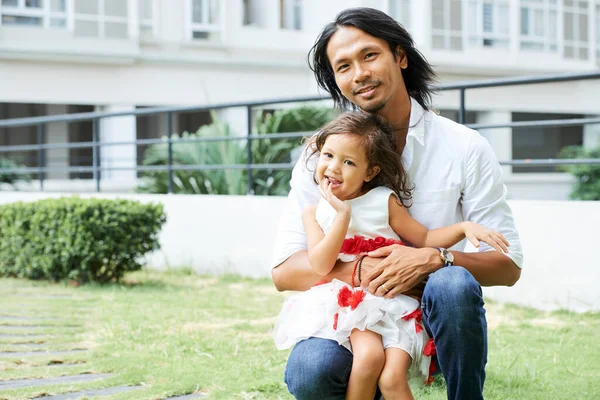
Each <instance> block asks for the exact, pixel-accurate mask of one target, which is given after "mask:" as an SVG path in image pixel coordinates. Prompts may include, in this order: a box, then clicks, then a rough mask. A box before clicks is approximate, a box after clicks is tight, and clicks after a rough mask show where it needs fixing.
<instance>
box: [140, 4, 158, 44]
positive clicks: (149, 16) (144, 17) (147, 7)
mask: <svg viewBox="0 0 600 400" xmlns="http://www.w3.org/2000/svg"><path fill="white" fill-rule="evenodd" d="M138 13H139V24H140V39H142V40H144V39H146V40H147V39H152V38H153V37H154V35H155V33H154V15H155V12H154V0H138Z"/></svg>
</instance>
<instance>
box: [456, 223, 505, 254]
mask: <svg viewBox="0 0 600 400" xmlns="http://www.w3.org/2000/svg"><path fill="white" fill-rule="evenodd" d="M464 233H465V236H466V238H467V239H469V242H471V243H473V246H475V247H477V248H479V241H480V240H481V241H483V242H485V243H487V244H489V245H490V246H492V247H493V248H494V249H496V251H498V252H500V253H508V246H510V244H509V243H508V241H507V240H506V238H505V237H504V235H502V234H501V233H500V232H496V231H493V230H491V229H487V228H486V227H483V226H481V225H479V224H476V223H474V222H464Z"/></svg>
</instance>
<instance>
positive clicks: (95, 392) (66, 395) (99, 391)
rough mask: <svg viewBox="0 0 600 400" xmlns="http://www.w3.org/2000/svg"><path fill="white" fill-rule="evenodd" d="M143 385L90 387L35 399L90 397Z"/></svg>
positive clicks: (138, 387) (139, 387) (51, 399)
mask: <svg viewBox="0 0 600 400" xmlns="http://www.w3.org/2000/svg"><path fill="white" fill-rule="evenodd" d="M142 387H143V386H115V387H111V388H106V389H90V390H82V391H80V392H72V393H63V394H57V395H53V396H44V397H37V398H36V399H46V400H77V399H80V398H82V397H91V396H110V395H113V394H117V393H123V392H130V391H132V390H137V389H141V388H142Z"/></svg>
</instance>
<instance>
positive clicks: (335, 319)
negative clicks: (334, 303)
mask: <svg viewBox="0 0 600 400" xmlns="http://www.w3.org/2000/svg"><path fill="white" fill-rule="evenodd" d="M339 316H340V314H338V313H335V315H334V316H333V330H334V331H336V330H337V323H338V318H339Z"/></svg>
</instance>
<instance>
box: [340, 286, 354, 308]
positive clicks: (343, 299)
mask: <svg viewBox="0 0 600 400" xmlns="http://www.w3.org/2000/svg"><path fill="white" fill-rule="evenodd" d="M351 296H352V290H350V289H349V288H348V286H344V287H342V288H341V289H340V291H339V292H338V296H337V298H338V306H340V307H348V306H349V305H350V297H351Z"/></svg>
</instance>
